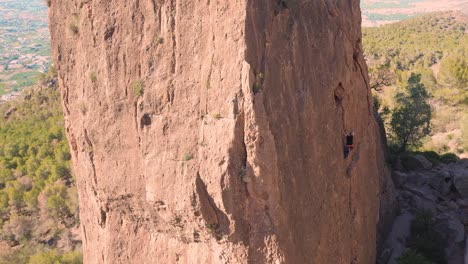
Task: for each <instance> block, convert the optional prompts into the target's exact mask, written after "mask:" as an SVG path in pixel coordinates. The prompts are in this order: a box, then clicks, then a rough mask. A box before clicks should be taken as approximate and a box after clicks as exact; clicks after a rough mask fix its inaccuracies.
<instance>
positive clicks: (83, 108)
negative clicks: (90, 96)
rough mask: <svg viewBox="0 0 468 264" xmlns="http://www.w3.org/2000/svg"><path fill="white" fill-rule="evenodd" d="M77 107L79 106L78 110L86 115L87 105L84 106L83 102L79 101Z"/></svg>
mask: <svg viewBox="0 0 468 264" xmlns="http://www.w3.org/2000/svg"><path fill="white" fill-rule="evenodd" d="M79 108H80V112H81V113H82V114H83V115H86V112H88V107H87V106H86V104H85V103H84V102H80V105H79Z"/></svg>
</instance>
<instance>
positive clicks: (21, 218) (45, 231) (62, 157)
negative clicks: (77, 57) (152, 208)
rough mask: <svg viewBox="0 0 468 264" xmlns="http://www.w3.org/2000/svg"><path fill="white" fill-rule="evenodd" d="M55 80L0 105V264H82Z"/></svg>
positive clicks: (50, 75) (44, 79)
mask: <svg viewBox="0 0 468 264" xmlns="http://www.w3.org/2000/svg"><path fill="white" fill-rule="evenodd" d="M54 75H55V73H54V71H53V70H51V71H49V73H48V74H45V75H42V76H41V77H40V79H41V83H40V84H39V85H37V87H34V88H30V89H29V90H26V91H24V92H23V95H24V96H23V98H20V99H18V100H14V101H11V102H8V103H3V104H0V114H1V115H0V263H80V262H81V254H80V253H79V250H80V247H81V241H80V238H79V231H78V226H79V220H78V199H77V193H76V187H75V183H74V179H73V177H72V174H71V169H70V158H71V156H70V150H69V147H68V142H67V140H66V138H65V132H64V120H63V116H62V112H61V105H60V94H59V92H58V89H57V88H56V85H55V83H56V79H55V76H54ZM46 260H47V261H46Z"/></svg>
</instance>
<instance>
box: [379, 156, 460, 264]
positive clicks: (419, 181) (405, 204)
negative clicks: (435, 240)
mask: <svg viewBox="0 0 468 264" xmlns="http://www.w3.org/2000/svg"><path fill="white" fill-rule="evenodd" d="M430 167H432V164H431V166H430ZM467 171H468V160H461V161H459V162H457V163H452V164H448V165H447V164H443V163H441V164H437V165H436V166H435V167H434V168H433V169H431V170H417V171H406V172H402V171H394V172H392V177H393V179H394V180H395V182H396V183H398V184H397V185H396V186H397V187H398V189H397V192H396V193H397V200H398V205H399V209H400V214H399V216H397V217H396V219H395V221H394V222H393V226H392V231H391V232H390V235H389V237H388V238H387V240H386V242H385V244H384V250H383V252H382V254H381V255H380V262H379V263H388V264H397V259H398V257H400V256H401V255H402V254H403V253H404V252H405V251H406V250H407V248H406V242H407V239H408V237H409V236H410V228H409V227H410V224H411V220H412V219H413V217H414V215H415V214H417V213H418V212H422V211H427V212H430V214H431V215H432V216H433V217H434V222H435V226H434V227H435V228H434V229H435V231H437V232H438V233H439V234H440V235H441V236H442V238H443V239H444V241H446V242H447V243H446V245H445V247H446V248H445V253H446V259H447V263H450V264H459V263H460V264H461V263H464V258H465V256H468V251H466V244H467V243H466V237H467V236H466V231H465V230H466V229H467V227H468V199H467V198H466V197H464V195H463V190H464V189H463V188H461V187H457V185H459V182H463V180H462V181H460V179H464V177H461V176H460V175H466V173H467ZM463 186H464V185H463Z"/></svg>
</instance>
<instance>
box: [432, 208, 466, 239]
mask: <svg viewBox="0 0 468 264" xmlns="http://www.w3.org/2000/svg"><path fill="white" fill-rule="evenodd" d="M435 221H436V224H435V229H436V231H437V232H439V233H440V234H441V235H443V236H445V238H446V239H447V241H449V242H455V243H460V242H463V241H464V240H465V226H464V225H463V224H462V223H461V222H460V220H458V219H457V218H455V217H451V216H448V215H442V216H437V217H436V218H435Z"/></svg>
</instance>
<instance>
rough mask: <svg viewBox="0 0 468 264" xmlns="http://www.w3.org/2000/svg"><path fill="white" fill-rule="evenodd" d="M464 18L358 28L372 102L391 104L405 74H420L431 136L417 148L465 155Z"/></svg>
mask: <svg viewBox="0 0 468 264" xmlns="http://www.w3.org/2000/svg"><path fill="white" fill-rule="evenodd" d="M465 21H466V18H465V17H463V16H461V15H460V14H458V13H434V14H429V15H424V16H420V17H417V18H414V19H410V20H407V21H402V22H399V23H395V24H390V25H386V26H382V27H377V28H364V29H363V44H364V49H365V54H366V59H367V62H368V65H369V70H370V76H371V86H372V87H373V88H374V90H375V95H376V98H378V101H377V105H378V107H379V110H380V112H381V113H382V115H383V117H384V120H386V121H387V125H388V119H386V115H385V114H386V110H388V109H391V108H392V107H393V106H394V104H395V99H394V96H395V94H397V93H398V92H401V91H402V89H403V87H405V86H406V82H407V80H408V78H409V77H410V75H411V73H416V74H420V75H421V82H422V83H423V85H424V87H425V88H426V90H427V92H428V93H429V95H430V99H429V102H430V105H431V107H432V115H433V118H432V124H431V127H432V134H431V135H430V136H429V137H427V138H425V139H424V140H423V144H422V145H421V146H416V148H419V147H420V149H422V150H434V151H437V152H439V153H446V152H453V153H456V154H457V155H459V156H461V157H468V35H467V31H466V30H467V27H468V26H467V23H466V22H465Z"/></svg>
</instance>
